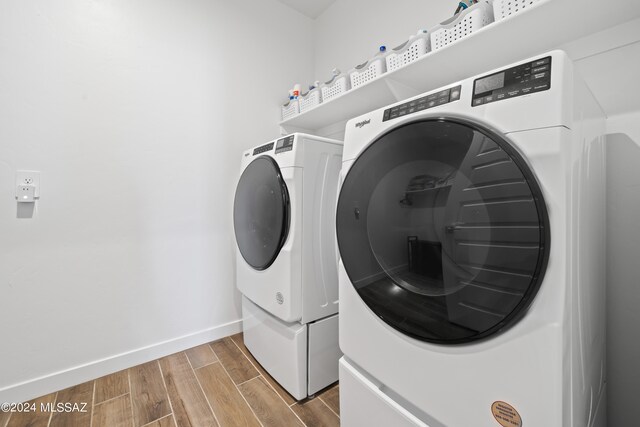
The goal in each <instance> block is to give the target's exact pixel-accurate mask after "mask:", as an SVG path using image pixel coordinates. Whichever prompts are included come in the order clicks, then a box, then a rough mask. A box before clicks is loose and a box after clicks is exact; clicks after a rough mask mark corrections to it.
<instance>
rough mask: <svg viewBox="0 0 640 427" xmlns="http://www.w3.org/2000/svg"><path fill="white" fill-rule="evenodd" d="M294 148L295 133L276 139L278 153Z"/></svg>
mask: <svg viewBox="0 0 640 427" xmlns="http://www.w3.org/2000/svg"><path fill="white" fill-rule="evenodd" d="M291 150H293V135H289V136H287V137H284V138H282V139H279V140H278V141H276V154H278V153H282V152H284V151H291Z"/></svg>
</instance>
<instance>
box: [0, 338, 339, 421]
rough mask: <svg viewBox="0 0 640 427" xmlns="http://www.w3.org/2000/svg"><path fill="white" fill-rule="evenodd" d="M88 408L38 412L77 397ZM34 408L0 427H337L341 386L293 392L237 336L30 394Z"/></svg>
mask: <svg viewBox="0 0 640 427" xmlns="http://www.w3.org/2000/svg"><path fill="white" fill-rule="evenodd" d="M82 402H86V403H87V407H86V410H87V412H70V413H65V412H49V411H40V410H39V408H40V405H41V403H45V404H46V403H52V404H54V405H55V404H58V403H82ZM29 403H36V407H37V408H38V410H37V411H36V412H28V413H13V414H8V413H2V412H0V427H26V426H29V427H121V426H122V427H142V426H144V427H209V426H222V427H225V426H233V427H236V426H257V427H259V426H264V427H271V426H277V427H288V426H307V427H316V426H318V427H320V426H338V425H339V424H340V419H339V416H340V408H339V386H338V385H337V384H335V385H333V386H330V387H328V388H327V389H326V390H323V391H322V392H320V393H318V395H317V396H316V397H315V398H313V399H307V400H304V401H301V402H296V400H295V399H294V398H293V397H291V396H290V395H289V394H288V393H287V392H286V391H285V390H284V389H283V388H282V387H280V385H279V384H278V383H277V382H275V381H274V380H273V378H271V377H270V376H269V374H267V373H266V372H265V371H264V369H263V368H262V366H260V364H258V362H256V360H255V359H254V358H253V356H252V355H251V353H249V351H248V350H247V348H246V347H245V346H244V344H243V342H242V334H237V335H233V336H230V337H226V338H223V339H220V340H217V341H214V342H212V343H209V344H204V345H201V346H199V347H195V348H191V349H189V350H186V351H183V352H180V353H176V354H172V355H170V356H167V357H163V358H162V359H158V360H154V361H152V362H148V363H145V364H143V365H139V366H134V367H133V368H130V369H126V370H124V371H120V372H116V373H114V374H111V375H108V376H106V377H102V378H98V379H97V380H94V381H89V382H86V383H83V384H80V385H77V386H75V387H71V388H68V389H65V390H62V391H59V392H57V393H52V394H49V395H47V396H43V397H40V398H38V399H34V400H32V401H30V402H29Z"/></svg>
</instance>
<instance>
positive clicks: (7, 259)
mask: <svg viewBox="0 0 640 427" xmlns="http://www.w3.org/2000/svg"><path fill="white" fill-rule="evenodd" d="M312 29H313V21H311V20H309V19H308V18H304V17H302V15H300V14H298V13H297V12H294V11H292V10H291V9H289V8H287V7H286V6H284V5H282V4H280V3H278V2H277V1H275V0H241V1H233V2H231V1H225V0H137V1H130V0H106V1H86V0H65V1H64V2H50V1H46V0H12V1H5V2H2V6H0V64H2V66H0V325H2V339H1V345H0V401H20V400H22V399H25V398H29V397H34V396H36V395H41V394H44V393H47V392H49V391H53V390H56V389H59V388H62V387H66V386H69V385H72V384H75V383H79V382H81V381H84V380H87V379H90V378H94V377H96V376H99V375H103V374H106V373H108V372H109V371H115V370H117V369H122V368H125V367H128V366H131V365H133V364H136V363H141V362H143V361H146V360H150V359H152V358H154V357H158V356H161V355H164V354H167V353H171V352H174V351H178V350H181V349H183V348H186V347H189V346H192V345H196V344H200V343H202V342H206V341H207V340H210V339H214V338H217V337H220V336H224V335H227V334H229V333H232V332H234V331H237V330H239V327H240V325H239V323H238V322H239V319H240V308H239V298H238V294H237V293H236V292H235V289H234V285H235V284H234V279H235V264H234V256H233V247H234V246H233V245H234V239H233V231H232V221H231V210H232V203H233V194H234V183H235V182H236V180H237V178H238V175H239V164H240V154H241V151H242V150H243V149H246V148H247V147H250V146H252V145H257V144H260V143H262V142H266V141H267V140H268V139H270V138H273V137H275V136H277V135H278V132H279V129H278V128H277V126H276V123H277V122H278V120H279V110H278V107H277V105H278V103H279V102H280V101H281V100H282V98H283V96H282V95H283V94H286V90H287V88H288V87H289V86H290V84H291V82H292V81H295V80H297V79H301V78H304V79H308V80H309V81H311V80H312V77H313V76H312V75H313V70H312V64H313V49H312V48H310V47H312V45H313V33H312ZM291 34H295V37H292V36H291ZM292 52H295V55H296V56H297V60H296V61H292V60H291V55H292ZM256 64H257V65H256ZM18 169H31V170H38V171H41V172H42V197H41V200H40V201H39V202H37V212H36V214H35V216H34V217H33V218H32V219H17V218H16V213H17V209H16V202H15V200H14V182H15V171H16V170H18ZM64 371H67V372H64Z"/></svg>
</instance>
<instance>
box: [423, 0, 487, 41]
mask: <svg viewBox="0 0 640 427" xmlns="http://www.w3.org/2000/svg"><path fill="white" fill-rule="evenodd" d="M492 22H493V9H492V8H491V5H490V4H489V3H488V2H487V1H481V2H480V3H477V4H474V5H473V6H471V7H469V8H467V9H465V10H463V11H462V12H460V13H459V14H457V15H455V16H454V17H453V18H451V19H449V20H447V21H445V22H443V23H441V24H440V25H438V26H437V27H436V28H435V29H433V30H432V31H431V49H432V50H438V49H442V48H443V47H445V46H447V45H449V44H451V43H453V42H455V41H456V40H460V39H462V38H464V37H466V36H468V35H470V34H473V33H474V32H476V31H478V30H479V29H480V28H482V27H484V26H486V25H489V24H490V23H492Z"/></svg>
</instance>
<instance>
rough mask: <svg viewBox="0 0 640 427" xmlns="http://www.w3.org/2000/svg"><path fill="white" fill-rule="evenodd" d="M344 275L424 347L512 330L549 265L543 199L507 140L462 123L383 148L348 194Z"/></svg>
mask: <svg viewBox="0 0 640 427" xmlns="http://www.w3.org/2000/svg"><path fill="white" fill-rule="evenodd" d="M337 235H338V245H339V248H340V255H341V258H342V262H343V264H344V267H345V270H346V272H347V274H348V276H349V278H350V279H351V282H352V283H353V286H354V287H355V289H356V291H357V292H358V294H359V295H360V297H361V298H362V299H363V301H364V302H365V303H366V304H367V305H368V306H369V308H370V309H371V310H372V311H373V312H374V313H375V314H376V315H377V316H379V317H380V318H381V319H382V320H383V321H385V322H386V323H387V324H389V325H390V326H392V327H394V328H395V329H397V330H399V331H401V332H403V333H404V334H407V335H409V336H412V337H414V338H417V339H420V340H424V341H428V342H434V343H442V344H456V343H464V342H469V341H474V340H478V339H482V338H485V337H488V336H490V335H492V334H495V333H497V332H498V331H500V330H503V329H504V328H506V327H508V326H510V325H512V324H514V323H515V322H517V320H518V319H519V318H520V317H521V316H522V315H523V314H524V313H525V312H526V309H527V308H528V306H529V305H530V303H531V302H532V300H533V298H534V296H535V294H536V292H537V290H538V287H539V285H540V282H541V280H542V276H543V275H544V270H545V267H546V261H547V252H548V250H547V248H548V245H549V227H548V217H547V212H546V208H545V204H544V201H543V199H542V193H541V190H540V188H539V186H538V184H537V182H536V179H535V177H534V175H533V174H532V172H531V171H530V169H529V167H528V166H527V164H526V163H525V161H524V160H523V159H522V157H521V156H520V155H519V153H518V152H517V151H516V150H515V149H514V148H513V147H512V146H511V145H510V143H509V142H508V141H507V140H506V139H504V138H503V137H501V136H499V135H497V134H495V133H493V132H491V131H489V130H488V129H485V128H484V127H480V126H478V125H476V124H472V123H470V122H466V121H463V120H459V119H437V120H436V119H434V120H423V121H417V122H412V123H409V124H407V125H404V126H401V127H398V128H396V129H393V130H391V131H390V132H388V133H386V134H384V135H383V136H381V137H380V138H378V139H377V140H375V141H374V142H373V143H372V144H371V145H369V147H368V148H367V149H366V150H365V151H364V152H363V153H362V154H361V155H360V156H359V157H358V158H357V159H356V160H355V162H354V163H353V165H352V166H351V168H350V170H349V172H348V174H347V176H346V177H345V180H344V184H343V186H342V189H341V192H340V198H339V201H338V211H337Z"/></svg>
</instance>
